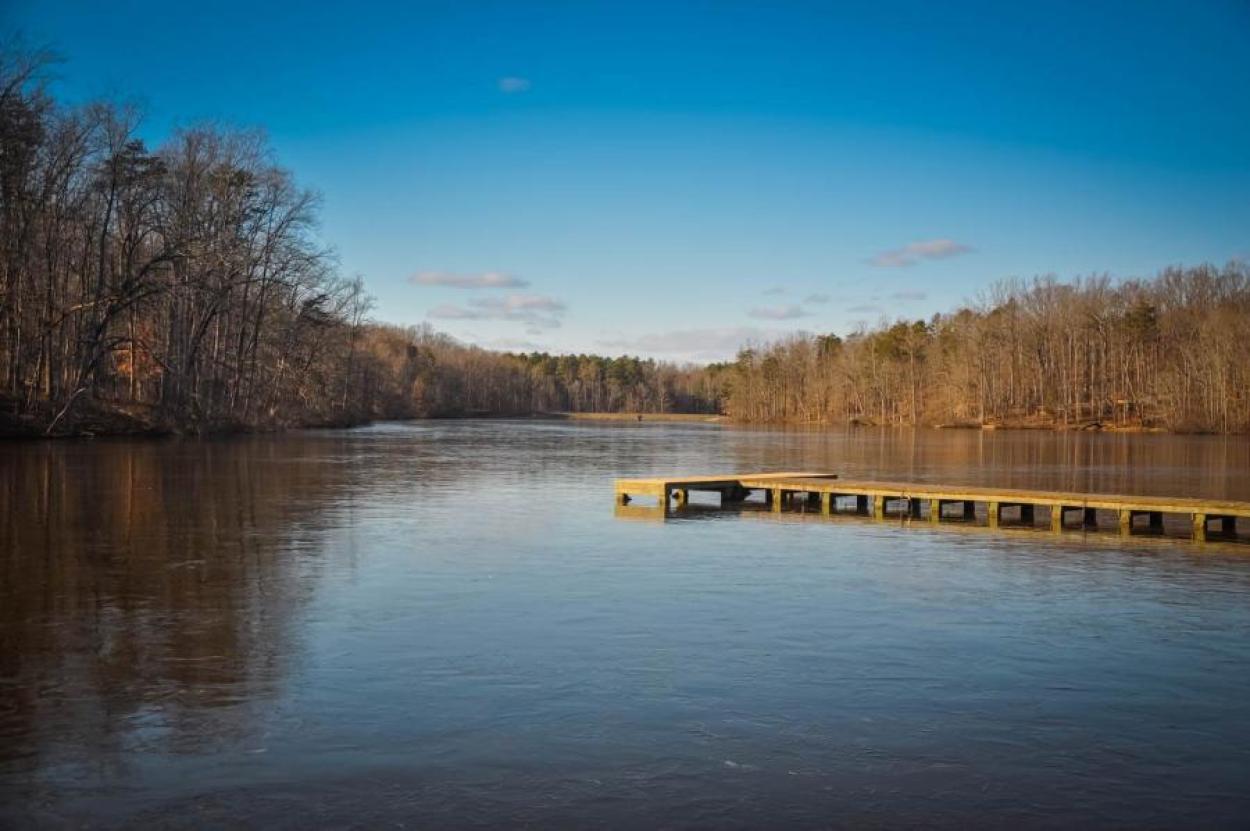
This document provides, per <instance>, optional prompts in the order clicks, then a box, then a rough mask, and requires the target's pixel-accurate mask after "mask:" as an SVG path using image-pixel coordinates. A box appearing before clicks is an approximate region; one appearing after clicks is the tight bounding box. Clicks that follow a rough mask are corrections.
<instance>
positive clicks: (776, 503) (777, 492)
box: [770, 488, 784, 511]
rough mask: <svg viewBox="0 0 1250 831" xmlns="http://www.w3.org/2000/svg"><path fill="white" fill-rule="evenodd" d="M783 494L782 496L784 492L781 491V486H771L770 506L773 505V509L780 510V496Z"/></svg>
mask: <svg viewBox="0 0 1250 831" xmlns="http://www.w3.org/2000/svg"><path fill="white" fill-rule="evenodd" d="M783 496H784V493H783V492H782V490H781V488H773V489H772V497H773V498H772V500H770V501H771V504H772V506H773V510H774V511H780V510H781V499H782V497H783Z"/></svg>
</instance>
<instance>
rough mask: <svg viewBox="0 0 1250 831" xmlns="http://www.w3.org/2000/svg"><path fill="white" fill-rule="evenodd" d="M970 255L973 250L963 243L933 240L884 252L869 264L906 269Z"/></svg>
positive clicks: (909, 244)
mask: <svg viewBox="0 0 1250 831" xmlns="http://www.w3.org/2000/svg"><path fill="white" fill-rule="evenodd" d="M970 253H972V248H971V247H970V246H967V245H964V244H963V243H959V242H955V241H954V240H949V239H931V240H922V241H920V242H910V243H908V244H907V245H904V246H903V247H902V248H893V249H891V250H889V251H882V252H881V253H879V254H877V255H876V256H875V257H873V258H872V259H871V260H869V261H868V262H870V263H871V264H873V265H875V266H879V267H881V268H904V267H906V266H910V265H915V264H916V263H918V262H920V261H921V260H944V259H946V258H948V257H958V256H959V255H961V254H970Z"/></svg>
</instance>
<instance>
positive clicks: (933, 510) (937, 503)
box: [929, 499, 942, 522]
mask: <svg viewBox="0 0 1250 831" xmlns="http://www.w3.org/2000/svg"><path fill="white" fill-rule="evenodd" d="M941 521H942V500H940V499H930V500H929V522H941Z"/></svg>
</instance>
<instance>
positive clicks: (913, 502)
mask: <svg viewBox="0 0 1250 831" xmlns="http://www.w3.org/2000/svg"><path fill="white" fill-rule="evenodd" d="M921 501H922V500H919V499H916V498H915V497H914V496H909V497H907V513H908V514H909V515H910V516H911V518H912V519H920V504H921Z"/></svg>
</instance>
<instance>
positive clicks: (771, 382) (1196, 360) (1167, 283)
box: [709, 262, 1250, 433]
mask: <svg viewBox="0 0 1250 831" xmlns="http://www.w3.org/2000/svg"><path fill="white" fill-rule="evenodd" d="M709 371H710V372H712V373H714V374H715V376H716V377H717V378H718V379H720V385H721V389H722V395H723V400H724V406H725V410H726V412H727V413H728V414H729V415H731V416H733V417H735V418H738V419H741V420H745V421H758V422H852V423H854V422H859V423H872V424H883V425H950V426H959V425H964V426H972V425H977V426H980V425H1001V426H1039V427H1091V426H1135V427H1158V428H1163V429H1171V430H1177V431H1208V432H1223V433H1229V432H1246V431H1250V269H1248V268H1247V266H1246V265H1245V264H1244V263H1236V262H1235V263H1231V264H1229V265H1227V266H1225V267H1223V268H1217V267H1214V266H1210V265H1202V266H1197V267H1192V268H1179V267H1175V268H1168V269H1166V270H1164V271H1163V272H1161V273H1160V274H1158V275H1157V276H1156V277H1154V278H1152V279H1146V280H1125V281H1121V282H1114V281H1112V280H1111V279H1109V278H1108V277H1105V276H1098V277H1090V278H1085V279H1078V280H1074V281H1072V282H1067V283H1064V282H1060V281H1058V280H1056V279H1055V278H1054V277H1039V278H1035V279H1033V280H1031V281H1023V280H1011V281H1005V282H1002V283H1000V284H998V285H997V286H995V287H994V288H993V290H992V291H991V292H990V293H989V295H988V297H986V298H984V299H983V300H982V301H981V302H979V303H978V304H975V305H972V306H969V307H965V308H961V309H959V310H957V311H955V312H953V313H950V314H939V315H935V316H934V317H933V318H932V319H930V320H916V321H899V322H894V323H883V324H881V325H880V326H878V327H876V328H873V329H865V330H862V331H858V332H856V333H854V334H852V335H850V336H849V337H847V338H845V339H843V338H839V337H838V336H836V335H823V336H813V337H808V336H800V337H795V338H792V339H789V340H784V341H781V342H778V343H773V344H769V345H765V346H762V347H760V348H755V349H745V350H743V351H742V352H741V353H740V354H739V355H738V357H737V360H736V361H733V362H731V363H727V364H721V365H717V366H714V367H710V368H709Z"/></svg>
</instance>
